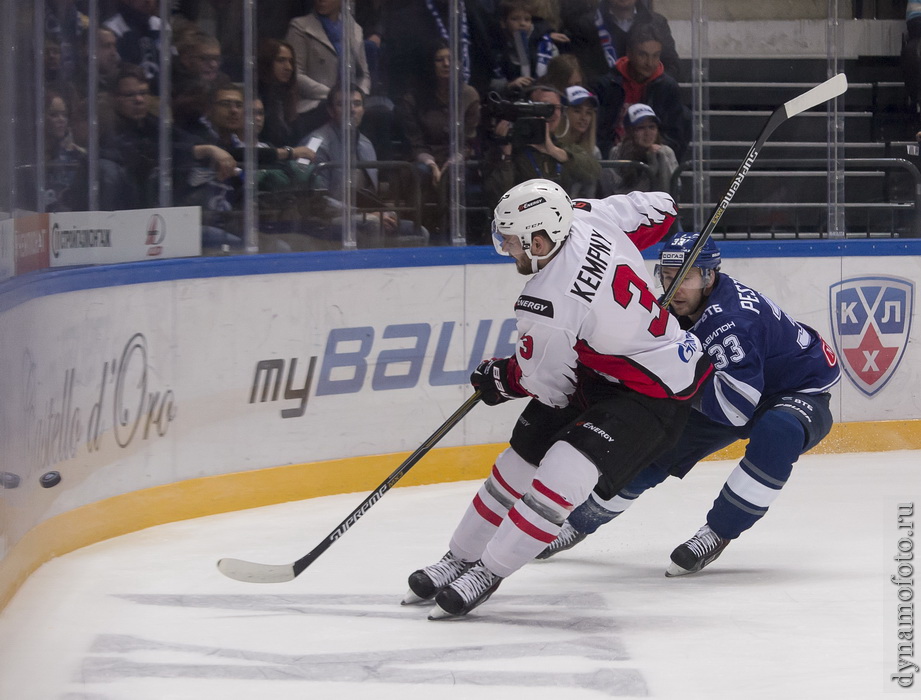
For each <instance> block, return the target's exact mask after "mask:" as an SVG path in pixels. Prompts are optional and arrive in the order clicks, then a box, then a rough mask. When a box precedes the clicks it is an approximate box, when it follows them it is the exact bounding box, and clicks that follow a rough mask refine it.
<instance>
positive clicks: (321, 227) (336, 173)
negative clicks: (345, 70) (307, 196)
mask: <svg viewBox="0 0 921 700" xmlns="http://www.w3.org/2000/svg"><path fill="white" fill-rule="evenodd" d="M350 104H351V124H352V133H351V135H350V136H349V138H348V139H343V138H342V86H340V85H336V86H334V87H333V89H332V90H331V91H330V93H329V95H327V98H326V110H327V115H328V120H327V122H326V124H324V125H323V126H321V127H320V128H319V129H317V130H315V131H313V132H312V133H311V134H309V135H308V136H307V137H306V138H305V139H304V141H302V143H301V146H302V147H306V145H307V144H311V145H312V146H313V147H314V148H316V163H317V164H320V163H341V162H342V160H343V158H342V156H343V153H344V152H345V150H346V148H350V149H354V151H353V153H352V159H353V162H355V163H358V162H364V163H367V162H371V161H376V160H377V153H376V152H375V150H374V144H372V143H371V141H370V140H369V139H368V138H367V137H366V136H365V135H363V134H362V133H361V132H359V131H358V127H359V126H360V125H361V120H362V117H363V116H364V108H365V107H364V105H365V99H364V95H363V94H362V92H361V90H359V89H357V88H355V89H354V90H353V91H352V99H351V102H350ZM343 175H344V173H343V169H342V168H333V169H330V168H322V169H320V170H318V174H317V176H316V178H315V180H314V187H315V188H317V189H318V190H320V191H323V192H325V194H324V195H323V197H322V206H321V207H319V209H320V211H316V209H317V207H316V206H315V207H314V211H312V214H313V217H315V218H317V219H319V220H316V221H314V222H313V225H312V227H311V230H310V231H308V233H311V234H313V235H318V234H319V235H320V236H322V237H339V236H341V228H340V227H341V212H342V199H343V187H344V179H345V178H344V177H343ZM352 183H354V186H355V192H356V195H355V204H356V205H357V206H359V207H362V208H369V207H374V206H380V207H381V209H379V210H377V211H365V212H358V213H356V217H357V219H358V221H357V231H358V234H359V245H360V246H361V247H371V246H373V245H386V242H387V239H388V237H391V239H392V237H393V236H395V235H402V236H408V237H415V239H416V240H417V242H420V243H424V242H425V241H426V240H427V239H428V231H426V230H425V228H423V227H418V229H417V226H416V224H414V223H413V222H412V221H409V220H406V219H403V220H401V219H400V218H399V217H398V216H397V214H396V213H395V212H393V211H388V210H387V209H386V204H385V203H384V202H383V201H382V199H381V188H380V185H381V182H380V173H379V172H378V170H377V168H373V167H367V166H362V167H360V168H355V169H354V170H353V172H352ZM369 244H370V245H369Z"/></svg>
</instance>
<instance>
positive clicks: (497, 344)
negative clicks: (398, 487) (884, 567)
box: [0, 241, 921, 605]
mask: <svg viewBox="0 0 921 700" xmlns="http://www.w3.org/2000/svg"><path fill="white" fill-rule="evenodd" d="M722 250H723V256H724V265H723V269H724V270H725V271H726V272H728V273H730V274H731V275H733V276H734V277H736V278H737V279H740V280H743V281H744V282H745V283H747V284H750V285H751V286H752V287H754V288H755V289H758V290H759V291H762V292H764V293H766V294H767V295H769V296H770V297H772V298H773V300H774V301H776V302H777V304H778V305H779V306H780V307H781V308H783V309H784V310H786V311H787V312H789V313H790V314H791V315H793V316H794V317H795V318H796V319H797V320H799V321H801V322H803V323H806V324H808V325H809V326H811V327H813V328H815V329H816V330H818V331H819V332H820V333H821V334H822V335H823V337H825V338H826V339H827V340H828V342H829V344H830V345H833V346H834V347H835V350H836V352H837V353H838V355H839V358H840V360H841V361H842V365H843V368H844V369H845V374H846V377H845V379H844V380H843V381H842V383H841V385H840V386H839V387H837V388H836V390H835V391H834V398H833V410H834V413H835V417H836V420H837V421H839V423H838V425H836V428H835V432H834V433H833V434H832V436H831V437H830V438H829V439H828V440H827V441H826V442H825V443H823V446H822V447H823V448H824V449H827V450H831V451H852V450H860V451H872V450H886V449H904V448H918V447H919V446H921V428H919V425H921V392H919V391H918V388H917V387H918V386H919V378H921V376H919V375H921V357H919V353H918V338H917V332H918V331H917V327H918V324H917V323H913V321H914V320H915V317H916V312H915V307H914V303H915V283H914V280H921V257H919V253H921V245H919V242H904V241H902V242H899V241H879V242H871V241H859V242H847V243H832V242H815V243H806V242H797V243H796V244H795V245H794V244H789V245H781V244H777V243H764V244H758V243H755V244H735V243H726V244H723V245H722ZM791 252H795V253H796V254H797V255H796V256H795V257H794V256H791V255H790V253H791ZM649 265H650V267H651V266H652V260H651V258H650V260H649ZM522 283H523V278H521V277H520V276H518V275H516V274H515V273H514V270H513V268H512V267H511V266H510V265H509V264H508V262H507V260H505V259H501V258H498V256H496V255H495V253H494V252H492V249H491V248H488V249H486V248H467V249H425V250H406V249H402V250H392V251H360V252H342V253H338V252H334V253H328V254H322V253H321V254H310V255H287V256H254V257H240V258H212V259H189V260H173V261H157V262H151V263H147V264H143V265H124V266H109V267H106V268H82V269H71V270H61V271H55V272H50V273H45V274H42V275H34V276H30V275H25V276H21V277H19V278H15V279H13V280H10V281H8V282H6V283H4V284H3V286H0V338H3V348H2V357H3V361H2V363H0V395H2V396H3V401H2V405H0V433H2V434H3V435H4V460H3V467H2V471H4V472H7V473H8V474H13V475H15V477H16V479H18V485H17V486H16V487H15V488H4V489H2V490H0V497H2V508H0V557H2V559H0V605H2V604H4V603H5V602H6V601H7V600H8V598H9V597H10V596H11V595H12V593H13V592H14V591H15V589H16V587H17V586H18V585H19V583H21V581H22V580H23V579H24V578H25V577H26V576H27V575H28V574H29V573H30V572H31V571H32V570H34V568H35V567H36V566H38V565H39V564H40V563H41V562H42V561H45V560H47V559H48V558H50V557H52V556H55V555H58V554H61V553H63V552H66V551H71V550H72V549H75V548H77V547H80V546H83V545H85V544H88V543H90V542H94V541H98V540H100V539H104V538H106V537H111V536H113V535H116V534H120V533H123V532H128V531H132V530H136V529H139V528H142V527H146V526H150V525H155V524H160V523H163V522H169V521H172V520H179V519H183V518H189V517H196V516H199V515H206V514H210V513H217V512H223V511H228V510H237V509H240V508H246V507H252V506H256V505H264V504H268V503H276V502H281V501H287V500H296V499H301V498H309V497H312V496H318V495H327V494H331V493H345V492H349V491H367V490H370V489H372V488H374V487H375V486H377V485H378V484H379V483H380V481H381V480H382V479H383V478H384V477H386V476H387V474H389V473H390V472H391V471H392V470H393V469H394V468H395V467H396V466H397V465H398V464H399V463H400V462H401V461H402V459H403V458H405V456H406V454H407V453H409V452H411V451H412V450H414V449H415V448H416V447H418V445H419V444H420V443H421V442H422V441H423V440H425V438H426V437H428V436H429V435H430V434H431V433H432V431H434V430H435V428H437V427H438V425H440V424H441V422H442V421H444V419H445V418H446V417H447V416H448V415H450V414H451V413H452V412H453V411H454V410H455V409H456V408H457V407H458V406H459V405H460V404H461V403H462V402H463V401H464V400H465V398H466V397H467V396H469V392H470V389H469V386H468V384H467V377H468V375H469V373H470V370H471V369H472V368H473V367H474V366H475V365H476V363H477V362H478V361H479V360H480V359H482V358H484V357H492V356H506V355H509V354H511V353H512V352H513V351H514V342H515V332H514V317H513V313H512V306H513V304H514V301H515V299H516V298H517V295H518V293H519V291H520V288H521V285H522ZM519 410H520V405H518V404H516V403H514V402H513V403H510V404H507V405H504V406H500V407H496V408H488V407H485V406H478V407H476V408H475V409H474V410H473V411H472V412H471V414H470V415H469V416H468V417H467V418H466V419H464V421H463V422H462V423H461V424H460V425H459V426H457V427H456V428H455V429H454V430H452V431H451V432H450V433H449V434H448V435H447V436H446V437H445V438H444V439H443V440H442V441H441V443H440V445H439V448H438V449H436V450H434V451H433V452H432V453H431V454H430V455H429V456H428V457H426V458H425V459H424V460H423V461H422V463H420V464H419V465H418V466H417V467H415V468H414V469H413V471H412V472H410V474H409V475H408V476H407V477H406V479H405V480H404V482H403V483H406V484H421V483H435V482H438V481H452V480H458V479H464V478H477V477H479V476H480V475H482V474H483V473H485V469H486V468H488V466H489V464H490V463H491V459H492V457H493V456H494V455H495V454H496V453H497V452H498V451H499V450H500V449H501V448H502V445H503V442H504V441H505V440H506V439H507V436H508V432H509V430H510V428H511V426H512V424H513V421H514V418H515V416H516V414H517V412H518V411H519ZM49 471H57V472H59V473H60V474H61V477H62V481H61V483H60V484H59V485H57V486H53V487H51V488H42V487H41V486H40V484H39V480H40V478H41V476H42V475H43V474H46V473H47V472H49ZM13 481H15V480H14V479H12V478H11V477H7V481H6V482H5V483H6V484H7V485H10V484H12V483H13Z"/></svg>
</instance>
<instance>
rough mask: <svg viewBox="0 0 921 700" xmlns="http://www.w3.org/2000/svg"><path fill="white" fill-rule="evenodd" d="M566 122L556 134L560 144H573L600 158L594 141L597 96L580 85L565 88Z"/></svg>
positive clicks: (596, 119) (599, 152)
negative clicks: (560, 131)
mask: <svg viewBox="0 0 921 700" xmlns="http://www.w3.org/2000/svg"><path fill="white" fill-rule="evenodd" d="M563 94H565V95H566V124H565V125H564V126H563V127H562V129H563V131H562V133H560V134H558V136H559V140H560V144H561V145H568V144H573V145H576V146H579V147H580V148H582V150H583V151H585V152H586V153H591V154H592V155H593V156H595V158H597V159H598V160H601V151H600V150H599V148H598V145H597V143H596V132H597V124H596V122H597V121H598V98H597V97H596V96H595V95H594V94H593V93H591V92H589V91H588V90H586V89H585V88H584V87H582V86H581V85H574V86H572V87H568V88H566V91H565V92H564V93H563Z"/></svg>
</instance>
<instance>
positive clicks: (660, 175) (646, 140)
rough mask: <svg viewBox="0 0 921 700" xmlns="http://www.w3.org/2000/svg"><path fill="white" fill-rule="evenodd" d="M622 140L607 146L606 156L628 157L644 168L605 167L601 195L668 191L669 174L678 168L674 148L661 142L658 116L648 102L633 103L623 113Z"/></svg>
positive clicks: (618, 158)
mask: <svg viewBox="0 0 921 700" xmlns="http://www.w3.org/2000/svg"><path fill="white" fill-rule="evenodd" d="M624 126H625V134H624V140H623V141H621V142H620V143H619V144H617V145H616V146H614V148H612V149H611V152H610V154H609V155H608V159H609V160H631V161H636V162H639V163H644V164H645V165H646V166H647V167H646V168H639V167H623V168H605V169H604V172H603V173H602V176H601V183H600V187H601V196H602V197H608V196H610V195H612V194H626V193H628V192H635V191H637V190H639V191H640V192H671V189H672V175H673V174H674V172H675V170H677V169H678V160H677V159H676V158H675V152H674V151H673V150H672V149H671V148H669V147H668V146H666V145H665V144H664V143H662V136H661V134H660V133H659V118H658V117H657V116H656V113H655V112H654V111H653V110H652V108H651V107H650V106H649V105H644V104H642V103H637V104H634V105H630V107H628V108H627V114H626V115H625V116H624Z"/></svg>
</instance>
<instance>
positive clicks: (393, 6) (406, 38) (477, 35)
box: [381, 0, 498, 102]
mask: <svg viewBox="0 0 921 700" xmlns="http://www.w3.org/2000/svg"><path fill="white" fill-rule="evenodd" d="M457 4H458V10H459V15H460V16H459V18H458V19H459V25H460V36H459V37H458V43H459V55H458V56H457V60H458V63H459V65H460V72H461V74H462V75H463V77H464V82H465V83H467V84H468V85H470V86H472V87H473V88H474V89H475V90H476V91H477V94H485V93H486V92H488V91H489V81H490V80H491V79H492V70H493V65H492V64H493V52H494V50H495V46H496V41H497V39H496V37H497V34H498V30H497V28H496V27H495V26H494V25H495V24H496V22H495V19H494V17H495V13H494V12H491V11H490V8H488V7H486V5H487V4H488V3H485V2H483V0H458V3H457ZM450 11H451V4H450V1H449V0H391V2H386V3H384V4H383V12H382V27H383V37H384V46H383V50H382V55H381V58H382V61H383V66H384V71H385V73H386V76H387V91H388V92H387V94H388V95H389V96H390V97H391V98H392V99H393V100H394V102H396V101H397V100H399V99H400V98H401V97H402V96H403V95H404V94H406V92H407V91H408V90H411V89H412V87H413V82H414V80H415V78H416V76H417V74H418V72H419V68H420V66H423V65H425V64H426V63H427V62H428V61H429V60H430V58H431V55H432V52H433V51H434V44H436V43H439V42H444V43H446V44H447V43H449V42H450V40H451V37H450V34H449V31H448V30H449V28H450V26H451V14H450Z"/></svg>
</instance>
